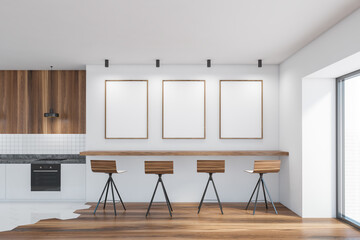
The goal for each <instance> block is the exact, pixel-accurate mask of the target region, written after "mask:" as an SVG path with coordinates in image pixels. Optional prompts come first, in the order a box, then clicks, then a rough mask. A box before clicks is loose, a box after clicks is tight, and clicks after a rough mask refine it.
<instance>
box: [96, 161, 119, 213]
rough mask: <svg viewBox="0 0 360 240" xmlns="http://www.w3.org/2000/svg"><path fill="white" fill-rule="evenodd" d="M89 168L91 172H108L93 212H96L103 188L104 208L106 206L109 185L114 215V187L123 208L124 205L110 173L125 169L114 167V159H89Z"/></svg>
mask: <svg viewBox="0 0 360 240" xmlns="http://www.w3.org/2000/svg"><path fill="white" fill-rule="evenodd" d="M91 170H92V171H93V172H96V173H106V174H109V178H108V180H107V181H106V184H105V187H104V189H103V191H102V193H101V196H100V198H99V201H98V203H97V205H96V208H95V210H94V214H95V213H96V210H97V208H98V206H99V204H100V201H101V198H102V196H103V195H104V192H105V189H106V194H105V201H104V209H105V207H106V201H107V196H108V192H109V188H110V186H111V193H112V199H113V205H114V213H115V216H116V206H115V197H114V188H115V190H116V193H117V195H118V197H119V199H120V202H121V204H122V206H123V208H124V210H126V208H125V205H124V203H123V201H122V199H121V196H120V194H119V191H118V189H117V187H116V185H115V182H114V180H113V178H112V174H114V173H125V172H126V170H117V168H116V161H114V160H91Z"/></svg>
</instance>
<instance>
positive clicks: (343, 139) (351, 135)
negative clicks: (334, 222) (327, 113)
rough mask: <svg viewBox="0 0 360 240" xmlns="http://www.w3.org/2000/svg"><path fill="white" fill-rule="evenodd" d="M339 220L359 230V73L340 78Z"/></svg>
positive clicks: (338, 123)
mask: <svg viewBox="0 0 360 240" xmlns="http://www.w3.org/2000/svg"><path fill="white" fill-rule="evenodd" d="M337 217H338V218H340V219H343V220H345V221H347V222H350V223H351V224H353V225H355V226H357V227H360V70H359V71H356V72H353V73H350V74H347V75H345V76H342V77H340V78H338V79H337Z"/></svg>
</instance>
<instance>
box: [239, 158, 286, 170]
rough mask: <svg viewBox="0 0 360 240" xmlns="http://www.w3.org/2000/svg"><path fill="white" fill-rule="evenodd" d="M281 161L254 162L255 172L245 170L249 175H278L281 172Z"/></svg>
mask: <svg viewBox="0 0 360 240" xmlns="http://www.w3.org/2000/svg"><path fill="white" fill-rule="evenodd" d="M280 165H281V160H261V161H259V160H258V161H255V162H254V169H253V170H245V172H247V173H277V172H279V171H280Z"/></svg>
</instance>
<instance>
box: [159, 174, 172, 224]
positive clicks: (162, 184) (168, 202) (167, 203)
mask: <svg viewBox="0 0 360 240" xmlns="http://www.w3.org/2000/svg"><path fill="white" fill-rule="evenodd" d="M160 183H161V186H162V189H163V192H164V195H165V200H166V205H167V207H168V209H169V214H170V217H172V213H171V211H172V207H171V205H170V201H169V199H168V198H167V194H166V190H165V187H164V183H163V181H162V179H161V178H160Z"/></svg>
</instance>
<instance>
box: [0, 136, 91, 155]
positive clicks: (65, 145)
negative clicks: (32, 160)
mask: <svg viewBox="0 0 360 240" xmlns="http://www.w3.org/2000/svg"><path fill="white" fill-rule="evenodd" d="M84 150H85V134H0V154H78V153H79V152H81V151H84Z"/></svg>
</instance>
